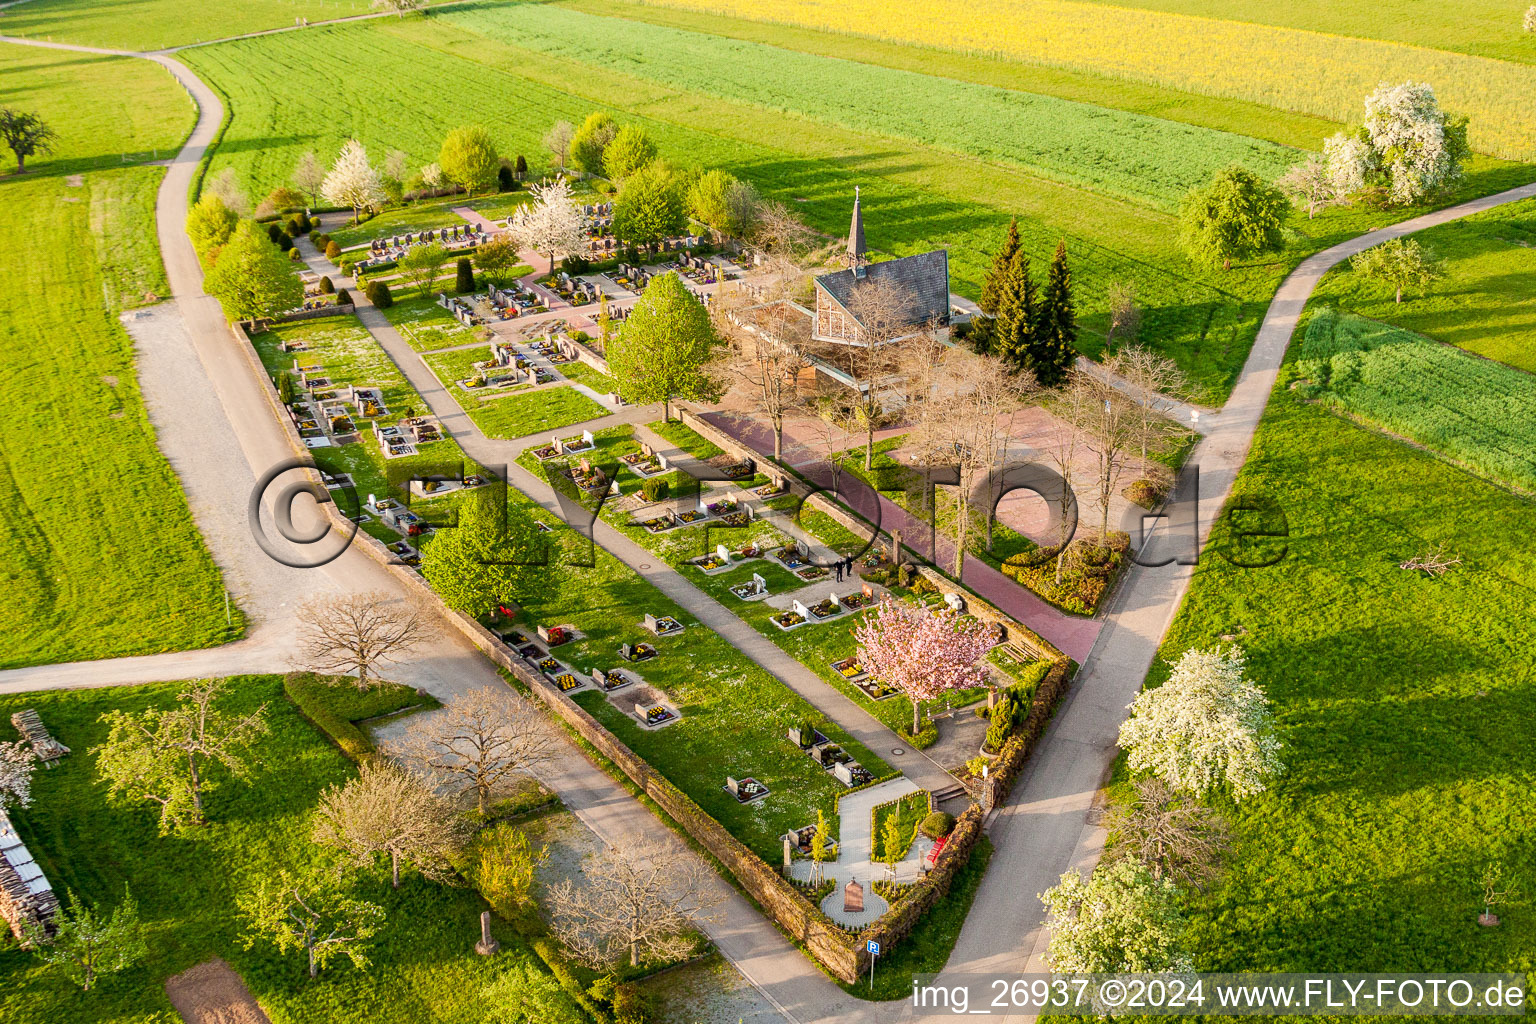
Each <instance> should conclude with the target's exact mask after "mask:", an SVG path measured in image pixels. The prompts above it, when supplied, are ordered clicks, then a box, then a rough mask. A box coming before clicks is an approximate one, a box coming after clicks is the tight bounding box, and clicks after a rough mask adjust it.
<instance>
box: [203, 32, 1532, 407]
mask: <svg viewBox="0 0 1536 1024" xmlns="http://www.w3.org/2000/svg"><path fill="white" fill-rule="evenodd" d="M698 20H699V23H700V24H701V25H704V26H707V25H708V24H710V23H711V20H710V19H698ZM621 27H622V26H621ZM185 56H186V58H187V59H188V60H189V61H190V62H191V63H192V64H193V65H194V66H195V67H196V68H197V70H198V71H199V73H201V74H204V75H206V76H208V77H209V78H210V79H211V80H212V81H214V82H215V83H216V84H217V85H218V86H219V87H220V88H221V89H222V90H223V91H224V92H225V93H226V94H227V95H229V96H230V97H231V100H232V103H233V106H234V109H235V110H236V112H237V113H236V116H235V118H234V121H233V122H232V123H231V125H230V128H229V131H228V133H227V135H226V143H225V147H224V149H223V150H221V152H220V153H219V154H218V155H217V156H216V157H215V160H214V164H213V168H214V172H215V173H217V171H218V170H219V169H220V168H221V167H224V166H231V167H234V168H235V169H236V171H237V172H238V173H239V174H240V175H241V177H242V178H243V179H244V180H245V181H246V182H247V185H248V188H249V190H250V191H251V192H252V193H253V194H260V193H264V192H265V191H266V190H268V189H270V188H271V187H272V186H274V185H276V184H279V183H281V182H282V181H283V180H285V179H286V178H287V176H288V173H289V171H290V170H291V168H292V166H293V163H294V161H295V160H296V159H297V158H298V156H299V154H300V153H301V152H303V150H305V149H315V150H316V152H318V153H321V154H324V155H327V156H328V155H329V154H330V153H331V152H333V151H334V149H335V148H336V147H337V146H339V145H340V143H341V141H342V140H343V139H344V138H345V137H347V136H349V135H357V136H358V137H359V138H361V139H362V140H363V141H364V142H365V144H367V145H368V146H369V148H370V152H380V153H382V152H386V151H387V150H388V149H390V148H400V149H403V150H405V151H406V152H407V153H409V154H410V155H411V162H412V163H413V164H414V163H425V162H426V161H428V160H430V159H433V158H434V157H435V155H436V150H437V146H438V142H439V139H440V136H441V133H442V132H444V131H446V130H447V129H448V128H449V127H451V126H452V125H455V124H459V123H462V122H464V121H466V120H478V121H480V122H482V123H484V124H486V125H487V126H488V127H489V128H490V129H491V130H492V133H493V135H494V136H495V138H496V139H497V142H498V146H499V147H500V148H501V149H502V150H503V151H504V152H511V153H515V152H522V153H525V154H527V155H528V156H529V158H530V159H531V160H533V161H534V164H535V174H537V173H538V165H539V163H540V162H541V161H542V160H543V159H544V158H543V156H542V155H541V152H540V146H539V138H540V136H541V135H542V133H543V131H544V129H545V128H546V126H547V125H548V123H550V122H551V121H553V120H555V119H557V118H564V119H566V120H570V121H572V122H579V121H581V120H582V118H584V117H585V116H586V114H587V113H589V112H590V111H591V110H593V109H595V108H605V109H611V110H614V111H615V112H616V113H618V114H619V115H620V116H622V117H625V118H626V119H627V120H633V121H636V122H638V123H640V124H642V125H643V126H645V127H646V129H647V130H648V131H649V132H650V134H651V135H652V137H653V138H654V139H655V140H656V141H657V144H658V145H659V146H660V148H661V151H662V152H663V154H665V155H670V156H672V157H673V158H674V159H679V160H685V161H688V162H698V163H700V164H703V165H705V166H721V167H724V168H726V169H728V170H731V171H732V172H733V173H736V174H737V175H739V176H741V177H744V178H746V179H748V180H750V181H752V182H753V183H754V184H755V185H757V186H758V187H759V189H760V190H762V191H763V192H764V193H765V194H766V195H768V196H770V197H771V198H775V199H780V200H782V201H784V202H785V203H786V204H788V205H790V206H791V207H792V208H793V209H794V210H795V212H796V213H798V214H799V215H801V216H802V217H803V218H804V219H805V220H806V221H807V222H808V223H809V224H811V225H812V226H814V227H816V228H817V229H819V230H821V231H823V232H825V233H826V234H828V235H829V236H834V237H835V236H837V235H840V234H842V233H844V232H846V230H847V217H848V211H849V207H850V206H851V196H852V193H853V189H854V186H855V185H862V186H863V187H864V200H865V224H866V230H867V232H868V235H869V239H870V244H871V246H872V247H874V248H875V249H877V250H880V251H882V252H883V253H887V254H891V255H905V254H908V253H912V252H919V251H924V250H927V249H929V248H933V247H935V246H944V247H946V248H948V249H949V251H950V259H951V273H952V277H953V282H952V283H953V286H954V288H955V290H956V291H959V292H961V293H963V294H968V295H972V296H974V295H975V294H976V293H977V292H978V291H979V288H980V283H981V279H982V276H983V274H984V271H985V267H986V262H987V259H988V256H989V254H990V252H991V250H992V249H993V248H994V247H995V246H997V245H998V244H999V243H1000V241H1001V239H1002V235H1003V232H1004V229H1005V228H1006V225H1007V221H1008V218H1009V216H1011V215H1014V214H1017V215H1019V216H1020V217H1021V218H1022V221H1021V230H1022V235H1023V242H1024V246H1025V249H1026V251H1028V252H1029V253H1030V254H1031V255H1032V256H1033V257H1034V258H1035V259H1036V261H1037V265H1038V266H1040V267H1043V265H1044V263H1045V262H1046V261H1047V260H1048V259H1049V257H1050V253H1051V252H1052V250H1054V248H1055V246H1056V243H1057V241H1058V240H1060V239H1063V238H1065V239H1066V241H1067V244H1068V248H1069V250H1070V252H1071V254H1072V256H1073V259H1074V281H1075V285H1076V288H1077V293H1078V294H1077V297H1078V307H1079V315H1080V317H1081V319H1082V321H1083V324H1084V334H1083V337H1082V347H1083V349H1084V351H1086V352H1088V353H1090V354H1094V353H1096V352H1097V351H1098V349H1099V348H1100V347H1101V345H1102V340H1101V338H1100V336H1099V335H1098V334H1097V333H1096V332H1099V331H1102V330H1103V325H1104V323H1105V313H1104V310H1105V308H1106V305H1105V304H1106V298H1105V297H1106V295H1107V293H1108V289H1109V287H1110V286H1111V285H1112V284H1114V283H1115V282H1119V281H1134V282H1136V285H1137V289H1138V293H1139V296H1140V298H1141V300H1142V302H1143V303H1144V305H1146V306H1147V307H1148V312H1147V317H1146V320H1145V327H1144V336H1145V337H1146V338H1148V339H1149V340H1153V341H1155V343H1156V344H1157V345H1159V346H1160V347H1161V348H1163V349H1164V350H1165V351H1167V352H1168V353H1169V354H1170V355H1172V356H1174V357H1175V358H1176V359H1178V361H1179V362H1180V363H1181V365H1183V366H1184V367H1185V369H1186V370H1187V371H1188V372H1190V373H1191V374H1192V376H1194V377H1195V379H1196V380H1197V382H1198V383H1199V384H1200V386H1201V387H1202V389H1203V391H1204V395H1205V397H1206V398H1207V399H1208V400H1211V401H1219V400H1220V398H1221V397H1222V396H1223V395H1224V394H1225V393H1226V390H1227V389H1228V388H1229V387H1230V384H1231V380H1232V379H1233V377H1234V375H1235V374H1236V371H1237V369H1238V367H1239V366H1240V365H1241V363H1242V360H1243V358H1244V357H1245V356H1246V354H1247V351H1248V346H1249V345H1250V344H1251V340H1252V335H1253V332H1254V330H1255V329H1256V325H1257V323H1258V318H1259V317H1260V316H1261V315H1262V311H1263V309H1264V308H1265V306H1266V305H1267V303H1268V299H1269V296H1270V295H1271V294H1272V292H1273V289H1274V286H1275V284H1276V283H1277V282H1278V281H1279V279H1280V277H1281V276H1282V275H1283V272H1284V270H1285V269H1286V268H1287V267H1288V266H1289V265H1290V264H1291V263H1293V262H1294V261H1295V260H1296V259H1299V258H1300V256H1301V255H1302V254H1303V253H1305V252H1310V251H1315V250H1316V249H1318V248H1322V247H1324V246H1326V245H1329V244H1332V243H1333V242H1335V241H1339V240H1341V239H1343V238H1346V237H1350V236H1353V235H1355V234H1358V233H1359V232H1360V231H1363V230H1365V229H1366V228H1368V227H1369V226H1371V225H1372V224H1374V223H1377V222H1379V219H1380V215H1378V214H1371V213H1368V212H1362V211H1334V212H1330V213H1328V214H1325V215H1323V216H1320V217H1318V219H1317V220H1315V221H1306V220H1299V221H1296V222H1294V224H1293V227H1294V230H1295V237H1294V242H1293V246H1292V248H1291V249H1290V250H1289V251H1288V252H1287V253H1286V254H1285V255H1284V256H1283V257H1281V258H1280V259H1278V260H1275V261H1266V262H1264V263H1262V264H1259V265H1255V266H1251V267H1240V268H1237V269H1235V270H1234V271H1233V272H1231V273H1229V274H1219V275H1214V276H1211V275H1207V274H1206V273H1205V272H1204V271H1200V270H1197V269H1195V268H1193V267H1191V266H1190V265H1189V263H1188V261H1187V260H1185V259H1184V257H1183V256H1182V255H1181V254H1180V253H1178V252H1177V251H1176V250H1175V249H1174V247H1173V245H1172V241H1173V238H1174V236H1175V234H1176V231H1175V227H1176V225H1175V222H1174V219H1173V218H1172V217H1171V216H1170V215H1168V214H1166V213H1161V212H1158V211H1154V210H1151V209H1148V208H1147V207H1144V206H1138V205H1135V204H1131V203H1127V202H1124V201H1120V200H1117V199H1114V198H1112V197H1108V196H1102V195H1097V194H1094V193H1090V192H1086V191H1084V190H1081V189H1077V188H1072V187H1069V186H1066V185H1062V184H1059V183H1056V182H1051V181H1047V180H1044V179H1042V178H1039V177H1036V176H1034V175H1030V174H1026V173H1024V172H1022V171H1021V170H1018V169H1017V168H1014V167H1011V166H1004V165H1000V164H991V163H985V162H982V161H978V160H976V159H974V158H970V157H964V156H960V155H958V154H955V153H950V152H944V151H941V150H938V149H934V148H930V147H924V146H914V145H912V144H911V143H910V142H907V141H903V140H900V139H893V138H890V137H886V136H881V135H876V134H871V133H868V132H858V131H853V130H850V129H847V128H844V127H842V126H840V125H838V124H835V123H832V122H828V121H813V120H809V119H807V118H805V117H800V116H795V115H791V114H786V113H779V112H776V111H773V110H770V109H768V108H766V107H763V106H758V105H754V104H749V103H742V102H736V101H730V100H725V99H720V98H718V97H715V96H710V95H703V94H698V93H691V92H689V91H687V90H684V89H677V88H672V87H670V86H665V85H662V84H659V83H657V82H654V81H650V80H647V79H645V78H642V77H637V76H636V75H633V74H628V73H624V72H622V71H619V70H614V69H613V68H609V67H604V66H600V65H599V64H597V63H592V62H584V61H580V60H573V59H567V58H563V57H559V56H557V55H554V54H550V53H540V52H538V51H535V50H531V49H528V48H526V47H522V46H517V45H513V44H511V43H508V42H503V41H497V40H492V39H489V38H487V37H485V36H481V35H477V34H475V33H472V32H469V31H466V30H465V29H464V28H463V27H462V26H459V25H455V24H451V23H450V22H449V21H448V20H447V19H446V18H444V17H441V16H436V17H434V18H433V19H432V24H431V31H430V32H428V31H426V30H425V29H424V28H423V27H422V25H421V23H420V22H414V21H411V20H406V21H404V22H396V21H394V20H393V19H385V20H382V21H378V22H370V23H368V24H367V25H361V26H349V27H333V28H327V29H315V30H312V31H310V32H307V33H303V34H302V35H300V36H287V37H283V38H282V39H281V40H278V39H277V37H268V38H266V39H255V40H248V41H244V42H240V43H231V44H223V45H219V46H214V47H207V48H202V49H198V50H193V51H189V52H188V53H187V54H186V55H185ZM373 67H402V68H404V67H410V68H413V69H414V70H413V71H412V73H411V74H409V75H401V76H397V77H396V78H394V79H391V80H389V81H380V80H378V79H377V77H376V76H370V75H369V73H368V72H367V70H366V69H368V68H373ZM301 69H302V71H301ZM464 80H475V81H478V82H480V83H482V86H483V87H482V88H481V89H479V90H477V91H475V92H474V93H472V94H470V95H463V94H462V93H461V91H460V90H458V89H457V88H456V86H455V85H454V83H456V82H460V81H464ZM332 97H339V101H338V102H339V103H340V105H341V106H342V107H343V108H345V109H346V110H347V111H349V112H350V113H349V114H348V115H347V116H345V117H342V118H338V117H336V115H335V111H334V109H333V106H334V105H333V104H332V103H331V102H330V99H331V98H332ZM400 106H408V107H409V108H410V109H412V110H413V111H414V112H416V116H413V118H412V119H411V120H410V121H409V123H407V124H393V123H389V122H388V121H386V120H385V119H382V118H380V117H378V116H377V115H375V114H373V113H372V112H374V111H380V110H388V109H394V108H396V107H400ZM273 125H278V126H280V128H279V129H278V130H276V131H274V130H273V128H272V126H273ZM765 140H771V141H768V142H765ZM1528 177H1529V170H1528V169H1526V168H1523V167H1521V166H1519V165H1508V164H1500V163H1498V162H1495V161H1488V160H1485V159H1479V160H1477V161H1474V163H1473V164H1472V166H1471V175H1470V177H1469V180H1468V182H1467V183H1466V186H1465V188H1464V190H1463V194H1472V193H1482V192H1487V191H1492V190H1495V189H1497V188H1501V187H1508V186H1509V185H1510V184H1514V183H1517V182H1519V181H1523V180H1525V179H1526V178H1528ZM1409 213H1411V211H1403V212H1402V214H1401V215H1402V216H1407V215H1409ZM1391 216H1392V217H1393V219H1396V217H1397V216H1398V215H1397V214H1395V213H1394V214H1392V215H1391Z"/></svg>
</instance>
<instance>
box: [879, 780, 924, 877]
mask: <svg viewBox="0 0 1536 1024" xmlns="http://www.w3.org/2000/svg"><path fill="white" fill-rule="evenodd" d="M931 802H932V800H931V798H930V796H929V794H928V793H927V791H926V790H925V791H922V792H917V793H908V794H907V795H906V796H904V797H901V798H900V799H898V800H892V801H891V802H890V803H888V804H880V805H879V806H877V807H875V808H874V809H872V810H871V811H870V812H869V817H870V827H871V830H872V831H871V832H870V835H871V836H873V837H874V842H873V847H874V849H873V853H872V855H871V857H870V859H871V860H873V861H874V862H876V863H880V862H882V861H883V860H884V858H885V855H886V849H885V823H886V822H887V821H889V820H890V819H891V817H892V816H893V815H894V816H895V818H896V826H897V827H898V828H899V829H901V838H902V843H901V855H902V856H903V857H904V856H906V853H907V851H908V850H910V849H911V848H912V840H914V839H916V838H917V826H919V825H921V824H922V823H923V819H924V818H926V817H927V816H928V807H929V804H930V803H931Z"/></svg>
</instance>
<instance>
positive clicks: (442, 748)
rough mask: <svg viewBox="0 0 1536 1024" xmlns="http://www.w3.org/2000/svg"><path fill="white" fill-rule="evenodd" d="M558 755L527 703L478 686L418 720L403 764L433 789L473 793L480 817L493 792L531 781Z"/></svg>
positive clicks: (409, 734)
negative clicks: (410, 766) (432, 784)
mask: <svg viewBox="0 0 1536 1024" xmlns="http://www.w3.org/2000/svg"><path fill="white" fill-rule="evenodd" d="M557 753H558V747H557V746H556V742H555V738H554V736H553V734H552V733H551V731H550V728H549V725H548V723H546V722H545V721H544V718H543V716H542V715H540V714H539V711H538V709H537V708H535V707H534V706H533V704H532V703H531V702H529V701H527V700H525V699H523V698H522V697H520V696H518V695H517V694H516V693H514V692H512V691H511V690H510V689H507V688H505V687H489V686H487V687H484V688H482V689H479V690H472V691H470V692H469V693H466V694H461V695H460V696H457V697H454V698H452V699H450V700H449V701H448V703H447V705H445V706H444V708H443V709H442V710H441V711H438V712H435V713H433V714H428V715H423V716H422V717H421V718H420V719H418V720H417V721H416V723H415V724H414V725H412V726H411V728H410V730H409V731H408V732H407V734H406V739H405V746H404V754H405V757H406V760H407V761H408V762H409V763H411V764H413V765H415V766H416V767H418V768H420V769H421V771H422V772H423V774H425V775H426V776H427V777H428V778H429V779H432V780H433V781H434V782H436V783H437V784H439V785H442V786H445V787H447V788H449V789H452V790H456V791H458V792H469V791H470V790H473V791H474V793H475V800H476V806H477V808H478V809H479V811H480V814H481V815H484V814H485V811H486V805H487V803H488V801H489V799H490V797H491V794H492V793H493V792H494V791H495V789H496V787H497V786H499V785H501V784H502V783H503V782H505V781H506V780H508V779H511V778H515V777H517V776H531V775H532V774H533V773H534V772H535V771H536V770H537V769H538V768H539V767H540V766H541V765H544V764H546V763H548V762H550V761H553V760H554V758H555V756H556V754H557Z"/></svg>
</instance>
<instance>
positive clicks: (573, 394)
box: [422, 348, 608, 439]
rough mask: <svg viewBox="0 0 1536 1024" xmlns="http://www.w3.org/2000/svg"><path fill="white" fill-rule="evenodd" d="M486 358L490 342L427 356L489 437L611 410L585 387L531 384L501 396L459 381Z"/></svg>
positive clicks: (553, 426)
mask: <svg viewBox="0 0 1536 1024" xmlns="http://www.w3.org/2000/svg"><path fill="white" fill-rule="evenodd" d="M485 358H486V350H485V349H484V348H466V349H455V350H451V351H448V352H428V353H427V354H426V355H424V356H423V357H422V359H423V360H424V361H425V362H426V364H427V367H428V368H429V369H430V370H431V371H432V372H433V373H435V374H436V375H437V379H438V380H439V381H441V382H442V384H443V386H444V387H445V388H448V389H449V394H451V395H452V396H453V400H454V401H455V402H458V403H459V405H460V406H462V407H463V409H464V411H465V412H466V413H468V414H469V418H470V419H471V420H473V421H474V423H475V426H477V427H479V428H480V431H481V432H482V433H483V434H485V436H486V437H492V438H497V439H511V438H518V437H529V436H531V435H533V434H542V433H544V432H546V431H551V430H559V429H560V428H562V427H568V426H570V425H571V424H573V423H585V422H586V421H587V420H595V419H598V418H600V417H603V416H606V415H608V410H607V409H606V408H604V407H603V406H601V405H599V404H598V403H596V402H594V401H593V400H592V399H590V398H588V397H587V396H586V395H584V394H582V393H581V392H580V391H577V390H575V389H574V388H570V387H566V386H565V385H562V384H547V385H544V386H543V387H540V388H534V387H532V386H531V385H530V386H528V387H526V388H523V389H521V390H514V391H513V392H512V393H510V394H507V393H503V394H502V395H500V396H497V395H495V394H494V393H488V394H486V395H483V396H482V395H480V394H479V393H477V392H474V391H469V390H466V389H464V388H461V387H459V386H458V383H457V382H458V381H460V380H465V379H468V378H471V377H472V376H473V375H474V372H475V371H474V364H475V363H477V362H483V361H484V360H485Z"/></svg>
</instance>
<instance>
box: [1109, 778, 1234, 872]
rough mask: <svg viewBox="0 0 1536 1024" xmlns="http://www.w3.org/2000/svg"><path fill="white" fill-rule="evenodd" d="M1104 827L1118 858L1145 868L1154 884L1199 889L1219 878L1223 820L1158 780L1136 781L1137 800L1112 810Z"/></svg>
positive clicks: (1223, 845)
mask: <svg viewBox="0 0 1536 1024" xmlns="http://www.w3.org/2000/svg"><path fill="white" fill-rule="evenodd" d="M1104 827H1105V828H1106V829H1107V830H1108V832H1109V836H1110V839H1111V840H1112V841H1113V845H1112V847H1111V850H1112V852H1113V853H1114V854H1115V855H1119V856H1127V857H1134V858H1135V859H1137V860H1139V861H1141V862H1142V863H1144V864H1146V866H1147V869H1148V870H1149V871H1151V872H1152V877H1153V878H1157V879H1162V878H1169V879H1172V880H1173V881H1175V882H1179V883H1183V884H1187V885H1194V886H1196V887H1203V886H1204V885H1205V884H1206V883H1207V882H1209V881H1211V879H1213V878H1214V877H1215V875H1216V874H1217V872H1218V871H1219V870H1220V867H1221V859H1222V856H1223V854H1225V852H1226V850H1227V840H1228V833H1227V826H1226V822H1225V821H1223V820H1222V818H1221V816H1220V815H1218V814H1217V813H1216V811H1214V810H1212V809H1211V808H1209V807H1206V806H1203V805H1202V804H1198V803H1195V802H1194V801H1191V800H1186V799H1184V798H1183V797H1182V796H1180V795H1179V794H1178V793H1177V792H1175V791H1174V790H1173V789H1171V788H1169V786H1168V784H1167V783H1165V782H1163V781H1162V780H1161V779H1158V778H1156V777H1151V778H1145V779H1140V780H1138V781H1137V783H1136V796H1135V799H1133V800H1130V801H1128V802H1126V803H1119V804H1115V805H1114V806H1113V807H1111V808H1110V811H1109V814H1108V815H1107V816H1106V817H1105V820H1104Z"/></svg>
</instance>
